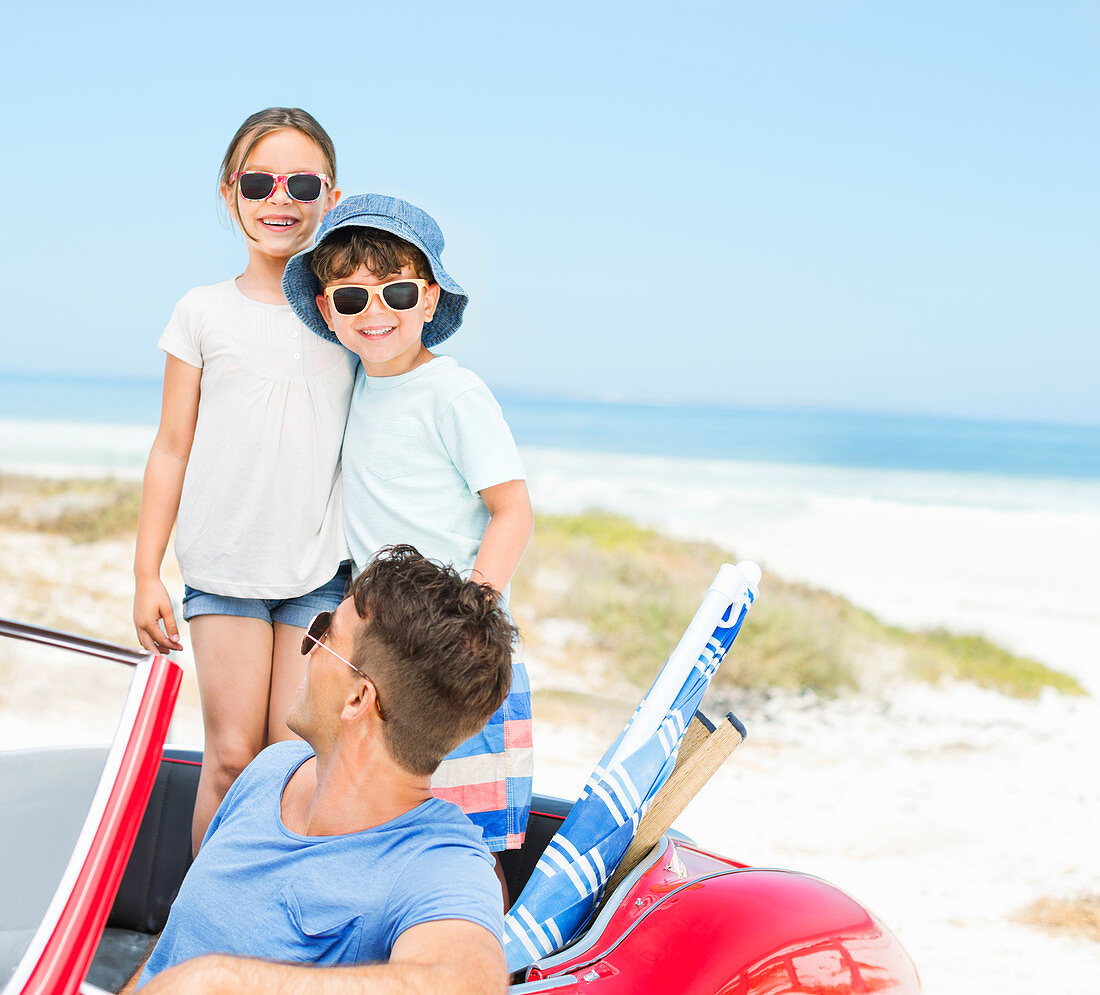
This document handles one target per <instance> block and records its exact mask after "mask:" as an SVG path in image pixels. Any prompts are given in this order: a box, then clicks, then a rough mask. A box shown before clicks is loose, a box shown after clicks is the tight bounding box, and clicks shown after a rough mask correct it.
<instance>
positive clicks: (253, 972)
mask: <svg viewBox="0 0 1100 995" xmlns="http://www.w3.org/2000/svg"><path fill="white" fill-rule="evenodd" d="M515 638H516V630H515V628H514V627H513V626H512V624H511V622H510V621H509V619H508V616H507V614H506V612H505V611H504V610H503V609H502V607H501V605H500V602H499V600H498V598H497V595H496V593H495V592H494V591H493V590H492V589H491V588H489V587H487V586H482V585H478V584H475V583H473V582H471V581H463V580H462V579H461V578H460V577H459V576H458V574H457V573H456V572H455V571H454V570H453V569H451V568H444V567H441V566H439V565H438V564H436V563H433V562H432V561H430V560H426V559H424V558H423V557H422V556H420V554H419V553H417V552H416V550H414V549H413V548H412V547H411V546H397V547H394V548H392V549H390V550H385V551H383V553H382V554H381V555H380V556H379V557H378V558H377V559H375V560H374V562H372V563H371V564H370V566H368V568H367V569H366V570H365V571H364V572H363V573H362V574H361V575H360V576H359V577H358V578H357V579H356V580H355V581H354V582H353V583H352V585H351V592H350V597H348V598H347V599H346V600H345V601H344V602H342V603H341V605H340V606H339V608H337V610H336V611H335V612H334V613H331V615H330V614H329V613H323V614H322V615H321V616H318V618H317V619H316V620H315V622H314V624H313V625H311V626H310V629H309V633H308V635H307V636H306V641H305V643H304V644H303V652H306V649H307V648H309V661H308V663H307V667H306V675H305V680H304V683H303V686H302V687H301V688H299V689H298V693H297V696H296V698H295V700H294V703H293V705H292V706H291V708H290V710H289V711H288V712H287V716H286V722H287V725H288V726H289V727H290V728H291V729H292V730H293V731H294V732H296V733H297V734H298V735H300V736H301V737H302V739H303V740H304V742H299V741H295V742H288V743H278V744H276V745H274V746H271V747H269V748H268V749H266V750H264V751H263V753H261V754H260V756H258V757H257V758H256V759H255V760H254V761H253V762H252V763H251V764H250V765H249V767H248V768H247V769H246V770H245V771H244V773H242V774H241V776H240V777H239V778H238V779H237V781H236V782H235V783H234V785H233V786H232V788H230V790H229V792H228V794H227V795H226V796H225V800H224V801H223V802H222V804H221V807H220V808H219V809H218V812H217V814H216V815H215V816H214V820H213V821H212V822H211V824H210V828H209V830H208V831H207V834H206V838H205V840H204V841H203V845H202V849H201V850H200V851H199V855H198V857H197V858H196V860H195V863H194V864H193V865H192V867H191V870H190V871H189V872H188V874H187V877H186V878H185V880H184V882H183V886H182V887H181V888H180V893H179V896H178V897H177V898H176V901H175V902H174V903H173V906H172V911H171V914H170V915H169V918H168V922H167V924H166V926H165V929H164V933H163V934H162V936H161V938H160V940H159V942H158V943H157V946H156V947H155V948H154V950H153V952H152V954H151V956H150V957H149V959H148V962H147V964H146V965H145V968H144V971H143V972H142V974H141V977H140V981H139V982H138V984H139V986H143V987H141V990H142V991H143V992H146V993H149V995H154V993H160V992H200V991H202V992H217V991H222V990H225V991H233V992H253V991H255V992H264V993H268V992H273V991H279V992H291V993H293V992H298V991H301V992H310V993H314V992H319V993H322V995H326V993H330V992H331V993H333V995H337V993H342V992H344V991H345V990H346V991H349V992H350V991H355V992H357V993H368V992H391V991H400V992H403V993H406V992H407V993H413V992H448V993H460V992H469V993H471V995H472V993H478V995H482V993H486V992H489V993H492V992H503V991H504V989H505V986H506V984H507V977H506V973H505V968H504V959H503V955H502V951H501V945H500V939H499V937H500V935H501V933H502V930H503V910H502V908H501V892H500V885H499V883H498V881H497V878H496V876H495V874H494V871H493V861H492V858H491V856H490V854H489V851H488V850H487V849H486V848H485V846H484V844H483V843H482V842H481V833H480V831H479V830H477V829H476V828H475V827H474V826H473V825H472V824H471V823H470V821H469V820H468V819H467V818H466V816H465V815H463V814H462V812H461V811H460V810H459V809H458V808H457V807H455V806H453V805H451V804H449V803H447V802H443V801H441V800H439V799H437V798H434V797H433V796H432V793H431V790H430V787H429V780H430V776H431V773H432V771H434V770H435V768H436V767H437V766H438V765H439V762H440V761H441V760H442V758H443V757H444V756H445V755H446V754H447V753H449V752H450V750H452V749H453V748H454V747H455V746H457V745H458V744H459V743H460V742H462V741H464V740H465V739H466V738H468V737H469V736H470V735H472V734H473V733H474V732H475V731H477V729H479V728H480V727H481V726H483V725H484V724H485V722H486V720H487V719H488V718H489V716H490V715H492V713H493V712H494V711H496V709H497V708H498V707H499V706H500V703H501V702H502V701H503V700H504V697H505V695H506V694H507V692H508V686H509V681H510V676H511V653H512V646H513V643H514V641H515ZM279 962H283V963H279ZM286 962H296V963H286ZM304 965H347V966H334V967H331V968H330V969H328V970H317V969H316V967H314V966H304ZM131 985H132V983H131ZM130 990H132V987H131V986H128V987H127V988H126V989H124V991H130Z"/></svg>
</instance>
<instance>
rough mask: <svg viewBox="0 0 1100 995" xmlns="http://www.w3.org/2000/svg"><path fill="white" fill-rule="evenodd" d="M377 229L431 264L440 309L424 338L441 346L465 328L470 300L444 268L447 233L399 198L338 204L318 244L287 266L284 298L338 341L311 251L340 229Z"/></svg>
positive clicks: (359, 198)
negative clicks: (321, 302) (322, 306)
mask: <svg viewBox="0 0 1100 995" xmlns="http://www.w3.org/2000/svg"><path fill="white" fill-rule="evenodd" d="M349 227H357V228H379V229H381V230H382V231H388V232H390V234H392V235H396V236H397V237H398V238H400V239H404V240H405V241H406V242H408V243H409V244H411V245H415V246H416V247H417V248H418V249H419V250H420V251H421V252H423V253H424V255H425V256H426V257H427V259H428V265H429V266H431V268H432V278H433V280H434V281H435V282H436V283H438V284H439V289H440V294H439V304H438V305H437V306H436V309H435V313H434V314H433V315H432V320H431V321H428V322H425V323H424V331H423V332H422V333H421V335H420V339H421V341H422V342H423V343H424V345H425V347H426V348H429V349H430V348H431V347H432V346H436V345H439V343H440V342H443V341H444V340H445V339H449V338H450V337H451V336H452V335H454V333H455V332H456V331H458V326H459V325H461V324H462V312H463V311H464V310H465V309H466V303H467V301H468V300H469V297H467V295H466V291H465V290H463V289H462V288H461V287H460V286H459V285H458V284H457V283H455V282H454V280H452V279H451V277H450V275H449V274H448V273H447V271H446V270H445V269H444V268H443V264H442V263H441V262H440V261H439V256H440V254H441V253H442V252H443V232H442V231H440V230H439V225H437V224H436V223H435V218H433V217H432V216H431V215H430V214H428V212H427V211H422V210H421V209H420V208H419V207H415V206H414V205H412V204H410V203H408V202H407V201H404V200H398V199H397V198H396V197H384V196H383V195H382V194H377V193H366V194H357V195H355V196H354V197H347V198H345V199H344V200H342V201H340V203H339V204H337V205H336V206H335V207H334V208H333V209H332V210H331V211H329V212H328V214H326V215H325V217H324V220H322V222H321V227H320V229H318V231H317V240H316V241H315V242H314V243H313V246H312V247H311V248H309V249H305V250H303V251H302V252H299V253H298V254H297V255H296V256H294V257H293V258H292V259H291V260H290V262H288V263H287V264H286V271H285V272H284V273H283V293H284V294H286V299H287V300H288V301H290V306H291V307H292V308H294V313H295V314H296V315H298V317H299V318H301V319H302V321H304V322H305V323H306V324H307V325H308V326H309V327H310V328H312V329H313V330H314V331H315V332H316V333H317V334H318V335H320V336H321V338H324V339H328V340H329V341H330V342H336V341H338V340H337V338H336V335H335V333H333V332H332V331H331V330H330V329H329V327H328V325H326V324H325V319H324V318H323V317H322V316H321V312H320V310H319V309H318V307H317V295H318V294H320V293H321V292H322V290H321V285H320V283H319V282H318V280H317V277H316V276H314V274H313V270H312V268H311V267H310V264H309V263H310V259H311V258H312V256H313V250H314V249H316V248H317V246H319V245H320V244H321V243H322V242H323V241H324V240H325V239H326V238H327V237H328V236H329V235H331V234H332V233H333V232H334V231H336V230H337V229H338V228H349Z"/></svg>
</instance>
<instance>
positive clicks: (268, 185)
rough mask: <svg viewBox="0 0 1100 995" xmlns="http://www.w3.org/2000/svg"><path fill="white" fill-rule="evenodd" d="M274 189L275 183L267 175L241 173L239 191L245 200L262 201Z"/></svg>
mask: <svg viewBox="0 0 1100 995" xmlns="http://www.w3.org/2000/svg"><path fill="white" fill-rule="evenodd" d="M274 189H275V181H274V180H273V179H272V178H271V177H270V176H268V175H267V173H241V181H240V191H241V196H242V197H243V198H244V199H245V200H264V199H265V198H266V197H269V196H270V195H271V191H272V190H274Z"/></svg>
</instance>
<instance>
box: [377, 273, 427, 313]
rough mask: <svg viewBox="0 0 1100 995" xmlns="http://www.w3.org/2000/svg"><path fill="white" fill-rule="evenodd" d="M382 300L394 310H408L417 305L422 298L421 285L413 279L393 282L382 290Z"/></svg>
mask: <svg viewBox="0 0 1100 995" xmlns="http://www.w3.org/2000/svg"><path fill="white" fill-rule="evenodd" d="M382 300H384V301H385V302H386V304H387V305H388V306H389V307H391V308H393V310H394V311H408V310H409V308H414V307H416V302H417V301H418V300H420V285H419V284H416V283H413V282H412V281H411V280H402V281H401V283H391V284H390V285H389V286H388V287H386V289H385V290H383V291H382Z"/></svg>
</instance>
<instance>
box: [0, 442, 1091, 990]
mask: <svg viewBox="0 0 1100 995" xmlns="http://www.w3.org/2000/svg"><path fill="white" fill-rule="evenodd" d="M525 459H526V461H527V464H528V467H529V471H530V476H531V486H532V492H533V496H534V499H535V503H536V506H537V507H538V508H539V509H540V510H541V511H544V512H568V511H578V510H582V509H585V508H590V507H603V508H607V509H609V510H612V511H616V512H620V513H624V514H627V515H630V516H631V517H634V518H636V519H638V520H639V521H643V522H646V523H650V524H653V525H655V526H658V527H659V528H660V529H662V530H663V531H665V532H667V533H670V534H673V535H677V536H682V537H691V538H705V539H708V540H710V541H714V542H716V543H719V544H721V545H723V546H726V547H728V548H731V549H732V550H734V551H735V552H736V553H737V555H738V556H739V557H746V556H747V557H752V558H754V559H756V560H758V561H759V562H760V563H761V565H762V566H763V567H764V570H765V576H764V581H763V582H762V585H761V593H760V597H761V598H762V599H763V598H766V597H767V596H768V576H769V573H771V572H774V573H775V574H777V575H779V576H784V577H788V578H792V579H800V580H805V581H808V582H810V583H813V584H815V585H817V586H820V587H823V588H826V589H829V590H834V591H837V592H838V593H841V594H844V595H846V596H848V597H850V598H851V599H852V600H854V601H855V602H856V603H857V604H860V605H862V606H864V607H866V608H869V609H871V610H872V611H874V612H876V613H878V614H879V615H880V616H881V617H883V618H884V619H885V620H887V621H890V622H895V623H898V624H906V625H940V626H945V627H948V628H952V629H956V630H959V631H975V632H981V633H982V634H984V635H987V636H989V637H990V638H993V639H995V640H997V641H999V642H1001V643H1003V644H1004V645H1006V646H1009V647H1010V648H1012V649H1014V650H1016V651H1018V652H1024V653H1028V654H1030V655H1032V656H1034V657H1036V658H1037V659H1039V660H1040V661H1041V662H1043V663H1046V664H1047V665H1049V666H1051V667H1055V668H1057V669H1060V670H1063V671H1065V672H1067V673H1070V674H1072V675H1073V676H1075V677H1077V678H1078V679H1079V680H1080V681H1081V683H1082V684H1083V685H1084V686H1085V687H1086V688H1088V689H1089V690H1090V691H1091V692H1092V695H1091V696H1087V697H1068V696H1064V695H1060V694H1057V693H1054V692H1047V693H1044V694H1043V695H1041V696H1040V697H1039V698H1038V700H1024V699H1017V698H1011V697H1007V696H1005V695H1003V694H1000V693H997V692H994V691H989V690H983V689H980V688H978V687H976V686H973V685H970V684H966V683H948V684H942V685H938V686H931V685H928V684H923V683H916V682H911V681H892V682H889V683H888V684H885V685H884V686H883V687H881V688H879V689H876V690H875V691H872V692H865V693H863V694H859V695H846V696H841V697H840V698H836V699H821V698H818V697H816V696H814V695H812V694H806V693H803V694H799V693H794V692H776V693H772V694H763V693H752V694H743V695H729V696H727V697H725V698H722V699H715V700H711V701H709V702H708V703H706V704H705V708H706V710H708V711H709V712H711V713H712V714H722V713H724V712H725V711H727V710H730V711H734V712H736V713H737V714H738V715H739V716H740V718H742V720H743V721H744V722H745V723H746V725H747V726H748V729H749V739H748V740H747V741H746V743H745V744H744V745H743V746H742V747H741V748H740V749H739V750H738V751H737V752H736V753H735V754H734V755H733V757H732V758H731V759H730V761H729V762H728V763H727V765H726V766H725V768H723V770H721V771H720V772H719V774H718V775H717V776H716V777H715V778H714V779H713V780H712V781H711V783H710V784H709V785H707V787H706V788H704V790H703V791H702V792H701V793H700V795H699V796H698V798H697V799H696V800H695V801H694V802H693V803H692V804H691V806H690V807H689V808H688V810H687V812H686V813H685V814H684V816H683V818H682V819H681V820H680V822H679V823H678V826H679V828H681V829H682V830H683V831H685V832H687V833H689V834H690V835H691V836H693V837H694V838H695V839H696V840H698V841H699V842H700V843H701V844H703V845H706V846H710V847H713V848H715V849H718V850H720V851H723V852H726V853H729V854H731V855H733V856H735V857H736V858H737V859H740V860H744V861H747V862H751V863H754V864H760V865H764V866H783V867H792V868H797V869H800V870H804V871H807V872H810V873H812V874H816V875H819V876H821V877H823V878H826V879H828V880H830V881H832V882H834V883H835V884H837V885H839V886H840V887H842V888H844V889H845V890H847V891H849V892H851V893H852V894H853V895H854V896H856V897H857V898H858V899H860V900H861V901H862V902H864V903H865V904H867V905H868V906H869V907H870V908H871V909H872V910H874V911H875V912H876V913H877V914H878V915H880V916H881V917H882V918H883V920H884V921H885V922H886V923H888V924H889V925H890V926H891V928H893V929H894V930H895V932H897V934H898V935H899V936H900V937H901V939H902V941H903V942H904V943H905V945H906V947H907V948H908V949H909V951H910V953H911V954H912V955H913V958H914V960H915V961H916V963H917V966H918V969H919V970H920V973H921V977H922V981H923V983H924V988H925V990H926V991H927V992H929V993H934V995H964V993H967V995H969V993H975V992H991V993H992V992H996V993H1009V995H1016V993H1018V995H1024V993H1027V995H1032V993H1034V992H1036V991H1054V990H1065V991H1083V990H1086V989H1088V988H1089V987H1090V985H1091V983H1092V979H1093V978H1094V977H1095V976H1096V973H1097V970H1098V969H1100V942H1097V940H1096V939H1089V938H1087V937H1086V936H1085V935H1082V934H1081V933H1079V932H1073V931H1069V930H1051V929H1048V928H1043V927H1042V926H1038V925H1034V924H1029V923H1027V922H1024V921H1021V920H1022V918H1024V917H1025V916H1026V913H1027V910H1028V909H1029V908H1030V907H1031V906H1033V904H1034V903H1036V902H1038V901H1039V900H1042V899H1047V898H1052V899H1059V900H1076V899H1081V898H1083V897H1087V896H1093V897H1095V896H1097V895H1100V857H1098V856H1097V853H1096V848H1095V845H1094V839H1095V836H1096V827H1097V826H1100V791H1098V789H1097V783H1098V782H1097V758H1098V756H1100V750H1098V749H1097V747H1098V746H1100V740H1098V738H1097V734H1096V729H1097V728H1098V727H1100V707H1098V705H1097V699H1096V697H1095V695H1096V693H1097V692H1098V691H1100V666H1098V665H1097V657H1096V649H1095V647H1096V646H1097V645H1098V644H1100V609H1098V608H1097V606H1096V604H1095V603H1093V602H1092V601H1090V597H1089V595H1090V593H1094V592H1095V591H1097V590H1100V583H1098V578H1097V575H1096V569H1097V568H1096V561H1097V559H1098V558H1097V557H1095V556H1089V555H1088V550H1089V549H1091V550H1092V551H1093V552H1094V553H1095V552H1096V551H1100V514H1097V513H1096V512H1092V511H1089V510H1088V507H1087V505H1088V501H1089V499H1090V495H1089V494H1082V495H1081V496H1080V499H1078V498H1077V497H1074V496H1073V495H1072V494H1071V495H1070V496H1069V497H1065V495H1062V496H1060V497H1059V498H1058V499H1057V500H1056V501H1049V500H1048V501H1047V502H1046V507H1045V510H1044V508H1043V507H1036V502H1037V501H1038V499H1037V498H1034V495H1032V496H1031V497H1029V496H1028V495H1027V494H1024V495H1019V494H1017V495H1016V496H1015V497H1013V498H1011V499H1008V498H1004V497H1003V496H1002V497H998V496H997V495H996V494H992V495H991V496H990V497H989V498H988V500H987V501H986V506H984V507H983V506H982V505H981V503H980V502H979V501H978V500H976V499H975V498H974V486H971V487H970V489H969V491H968V492H967V493H969V494H970V498H969V499H966V500H964V499H962V498H961V497H960V493H961V492H958V493H954V496H952V494H949V493H945V492H940V493H933V492H930V491H927V489H926V490H925V491H924V492H922V493H924V495H925V496H924V499H922V500H921V501H914V500H912V499H911V494H912V493H913V488H914V486H915V484H914V483H913V482H912V481H909V482H908V484H906V482H905V481H898V480H896V479H895V480H893V481H890V480H886V479H885V478H884V477H883V475H881V474H880V475H878V476H877V478H875V479H872V477H871V475H868V476H867V478H866V479H863V480H861V479H860V478H859V475H858V474H855V475H854V476H853V473H854V471H853V472H852V473H845V474H839V475H837V474H830V473H829V472H826V471H822V472H820V473H817V474H816V475H815V474H812V473H808V472H807V471H805V470H795V469H793V468H778V467H772V468H769V467H767V466H766V465H752V464H745V465H737V464H732V463H705V464H704V463H702V462H700V461H674V460H655V459H648V458H641V457H618V456H614V457H611V456H602V455H599V454H591V455H581V454H565V453H554V452H550V451H532V452H528V453H525ZM700 481H702V482H703V483H697V482H700ZM964 483H966V482H965V481H964V482H961V483H959V482H956V485H957V487H962V485H963V484H964ZM906 486H908V491H907V490H906ZM940 486H941V491H942V487H943V486H944V485H943V484H942V482H941V485H940ZM1038 486H1039V485H1036V487H1038ZM907 494H908V495H909V496H908V497H907V496H906V495H907ZM930 498H934V499H935V500H930ZM1059 501H1060V502H1062V503H1061V504H1059V503H1058V502H1059ZM998 505H999V506H998ZM1098 507H1100V505H1098ZM131 556H132V543H131V542H130V541H129V540H127V539H111V540H103V541H99V542H95V543H89V544H83V545H79V546H77V545H74V544H73V543H72V542H71V541H70V540H68V539H66V538H64V537H62V536H57V535H48V534H42V533H37V532H30V531H25V530H21V529H19V528H15V527H12V526H10V525H9V526H5V527H4V528H3V529H2V530H0V615H4V616H6V617H12V618H18V619H21V620H26V621H31V622H35V623H38V624H43V625H48V626H54V627H58V628H68V629H74V630H78V631H85V632H88V631H94V632H96V633H97V634H99V635H100V636H101V637H103V638H106V639H110V640H116V641H119V642H122V643H125V644H132V643H133V635H132V632H131V630H130V622H129V616H130V595H131V576H130V560H131ZM717 566H718V564H717V563H716V564H715V569H717ZM165 576H166V580H167V582H168V583H169V586H170V589H171V590H172V591H173V594H174V596H175V597H177V599H178V597H179V596H180V595H181V594H182V583H181V581H180V579H179V575H178V571H177V570H176V568H175V565H174V563H171V562H170V563H169V564H167V565H166V571H165ZM63 579H64V582H63ZM517 607H518V606H517ZM751 622H752V617H751V615H750V618H749V621H748V622H747V623H746V624H748V625H751ZM562 624H564V623H562ZM537 635H538V638H537V639H535V638H532V639H531V644H532V645H538V646H541V647H543V652H542V655H541V656H540V652H538V651H533V652H529V654H528V665H529V667H530V670H531V676H532V684H533V687H534V688H535V690H536V701H537V700H538V694H539V693H540V692H547V691H553V690H554V689H566V690H571V689H575V687H576V683H577V680H578V677H577V669H576V668H574V669H572V670H570V671H569V672H568V673H565V672H564V671H563V670H562V669H561V668H560V667H558V666H557V665H556V664H555V657H554V654H553V653H550V652H546V651H545V650H546V649H547V648H552V647H553V646H554V645H555V635H554V633H553V632H551V631H549V629H548V630H547V631H546V632H540V633H538V634H537ZM558 642H560V639H559V640H558ZM668 649H669V647H655V648H654V653H655V654H659V655H661V656H663V655H664V654H665V653H666V652H667V651H668ZM733 652H734V653H736V652H737V648H736V646H735V647H734V650H733ZM180 656H181V663H182V664H183V665H184V667H185V669H187V670H188V679H187V683H186V684H185V687H184V691H183V693H182V696H181V701H180V706H179V708H178V711H177V717H176V721H175V723H174V725H173V729H172V739H173V740H174V741H176V742H189V743H197V742H199V741H200V740H201V723H200V722H199V721H198V712H197V695H196V692H195V689H194V684H193V679H192V676H191V674H190V663H189V658H188V654H187V653H186V652H184V653H183V654H180ZM536 709H537V705H536ZM57 725H58V727H59V728H58V729H57V730H56V731H58V732H59V733H60V734H61V735H63V736H64V737H65V738H68V739H75V740H80V739H82V738H86V737H87V735H88V734H89V733H88V728H89V727H88V725H87V724H86V723H85V721H84V720H83V719H82V718H81V717H80V716H79V715H74V716H69V717H67V718H66V719H65V720H64V721H63V722H59V723H57ZM28 728H29V726H27V725H26V724H25V723H23V722H21V721H15V720H14V719H13V718H12V717H11V713H10V710H9V711H7V712H5V716H4V719H3V723H2V725H0V745H3V746H10V745H12V743H13V742H19V741H21V740H23V739H24V738H25V737H26V736H27V735H29V733H28V731H27V730H28ZM615 731H616V730H615V729H614V728H613V727H612V724H611V723H610V722H609V723H608V724H607V726H606V728H602V729H597V728H593V727H592V725H591V724H585V725H584V726H583V727H578V726H575V725H570V724H568V723H567V722H565V721H563V718H562V715H561V712H560V710H554V711H553V714H552V721H551V720H549V719H548V718H546V717H543V718H541V719H540V717H539V715H538V713H537V711H536V756H537V772H536V783H535V787H536V790H537V791H542V792H545V793H550V794H558V795H564V796H575V795H576V793H577V791H578V790H579V788H580V785H581V784H582V782H583V780H584V778H585V776H586V775H587V773H588V770H589V768H590V766H591V764H592V763H593V762H594V761H595V760H596V759H597V758H598V756H599V755H600V753H602V751H603V749H604V748H605V746H606V745H607V743H608V742H609V741H610V739H611V737H612V736H613V735H614V733H615ZM1048 925H1049V923H1048Z"/></svg>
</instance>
